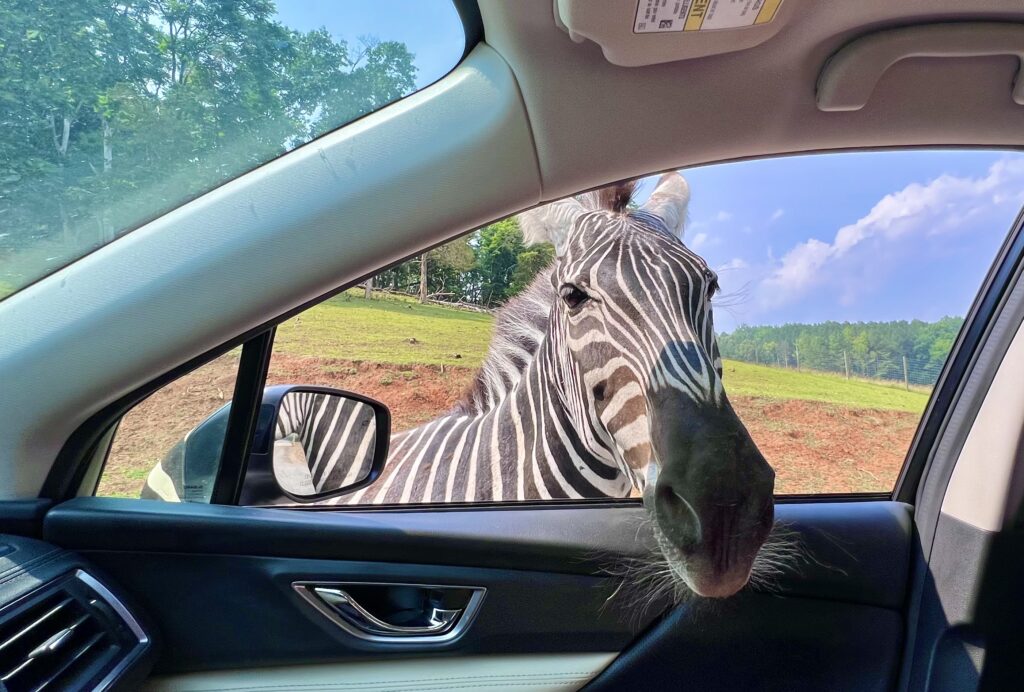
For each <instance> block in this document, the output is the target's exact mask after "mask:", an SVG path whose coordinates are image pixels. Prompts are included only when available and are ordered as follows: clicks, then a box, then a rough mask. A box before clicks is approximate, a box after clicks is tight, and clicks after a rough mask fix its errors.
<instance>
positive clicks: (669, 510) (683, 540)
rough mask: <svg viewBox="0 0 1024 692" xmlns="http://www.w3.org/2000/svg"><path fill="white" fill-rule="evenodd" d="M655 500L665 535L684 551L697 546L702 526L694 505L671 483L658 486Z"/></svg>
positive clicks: (686, 551)
mask: <svg viewBox="0 0 1024 692" xmlns="http://www.w3.org/2000/svg"><path fill="white" fill-rule="evenodd" d="M655 501H656V503H657V506H658V514H659V515H660V516H659V519H660V520H661V521H660V522H659V523H660V524H661V530H662V532H663V533H664V534H665V536H666V537H668V538H669V540H671V541H672V543H673V544H674V545H675V546H676V548H678V549H679V550H681V551H683V552H684V553H688V552H690V551H692V550H693V549H694V548H696V546H697V544H698V543H700V539H701V526H700V519H699V518H698V517H697V513H696V511H694V509H693V505H691V504H690V503H689V502H687V501H686V499H685V498H683V496H682V495H680V494H679V493H678V492H676V489H675V488H673V487H672V486H671V485H669V484H664V485H662V484H659V485H658V486H657V489H656V490H655Z"/></svg>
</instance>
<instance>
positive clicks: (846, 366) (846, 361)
mask: <svg viewBox="0 0 1024 692" xmlns="http://www.w3.org/2000/svg"><path fill="white" fill-rule="evenodd" d="M843 369H844V370H845V371H846V379H850V359H849V358H847V357H846V351H843Z"/></svg>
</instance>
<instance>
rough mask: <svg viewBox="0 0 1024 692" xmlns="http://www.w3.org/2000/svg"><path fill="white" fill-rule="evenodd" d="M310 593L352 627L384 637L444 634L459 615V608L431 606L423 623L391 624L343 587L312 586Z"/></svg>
mask: <svg viewBox="0 0 1024 692" xmlns="http://www.w3.org/2000/svg"><path fill="white" fill-rule="evenodd" d="M313 592H314V593H315V594H316V595H317V596H319V597H320V599H321V600H322V601H324V602H325V603H326V604H327V605H329V606H331V607H332V608H334V610H335V611H336V612H337V613H338V615H340V616H341V617H343V618H345V619H346V620H347V621H348V622H349V623H350V624H351V625H353V626H354V627H358V628H359V629H360V630H362V631H363V632H366V633H367V634H376V635H380V636H384V637H403V636H404V637H425V636H429V635H432V634H443V633H444V632H447V631H448V630H450V629H451V628H452V627H454V626H455V623H456V622H457V621H458V619H459V616H460V615H462V608H457V609H454V610H443V609H441V608H431V609H430V613H429V614H428V615H427V624H425V625H417V626H413V627H409V626H406V625H392V624H391V623H390V622H384V621H383V620H381V619H380V618H378V617H376V616H375V615H374V614H373V613H371V612H370V611H369V610H367V609H366V608H364V607H363V606H361V605H359V602H358V601H356V599H354V598H352V596H351V595H350V594H349V593H348V592H347V591H345V590H344V589H339V588H328V587H326V586H314V587H313Z"/></svg>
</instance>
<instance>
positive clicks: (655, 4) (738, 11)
mask: <svg viewBox="0 0 1024 692" xmlns="http://www.w3.org/2000/svg"><path fill="white" fill-rule="evenodd" d="M801 1H802V0H611V1H606V2H594V1H593V0H554V6H555V23H556V24H558V26H559V27H560V28H561V29H563V30H564V31H566V32H568V34H569V36H570V37H571V38H572V40H573V41H576V42H577V43H582V42H583V41H585V40H590V41H593V42H594V43H597V44H598V45H599V46H601V50H602V51H603V52H604V56H605V58H607V59H608V61H609V62H611V63H613V64H615V65H622V66H623V67H638V66H641V65H654V64H657V63H664V62H672V61H675V60H686V59H688V58H699V57H703V56H706V55H716V54H718V53H729V52H733V51H738V50H743V49H746V48H752V47H754V46H756V45H758V44H760V43H763V42H765V41H767V40H768V39H770V38H771V37H772V36H774V35H775V34H777V33H778V32H779V30H780V29H781V28H782V27H783V26H784V25H785V23H786V22H787V20H788V18H789V17H790V16H792V15H793V13H794V12H795V11H796V10H797V9H798V6H799V5H800V4H801Z"/></svg>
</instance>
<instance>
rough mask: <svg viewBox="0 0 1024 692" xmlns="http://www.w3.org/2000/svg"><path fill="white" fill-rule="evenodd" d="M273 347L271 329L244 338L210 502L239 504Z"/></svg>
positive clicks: (272, 330) (272, 332)
mask: <svg viewBox="0 0 1024 692" xmlns="http://www.w3.org/2000/svg"><path fill="white" fill-rule="evenodd" d="M273 348H274V329H270V330H268V331H266V332H263V333H262V334H260V335H259V336H257V337H256V338H255V339H252V340H251V341H247V342H246V344H245V346H244V347H242V357H241V358H240V359H239V361H238V377H236V378H235V391H234V393H233V394H232V396H231V408H230V409H229V411H228V425H227V429H226V430H225V432H224V445H223V447H221V452H220V464H219V465H218V466H217V480H216V481H215V482H214V484H213V492H212V494H211V496H210V502H212V503H213V504H217V505H236V504H238V498H239V496H240V495H241V493H242V481H243V479H244V478H245V469H246V466H247V465H248V459H249V448H250V447H251V446H252V438H253V433H254V432H255V431H256V419H257V418H258V417H259V412H260V403H261V402H262V401H263V388H264V386H265V384H266V382H267V369H268V368H269V367H270V354H271V352H272V351H273Z"/></svg>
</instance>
